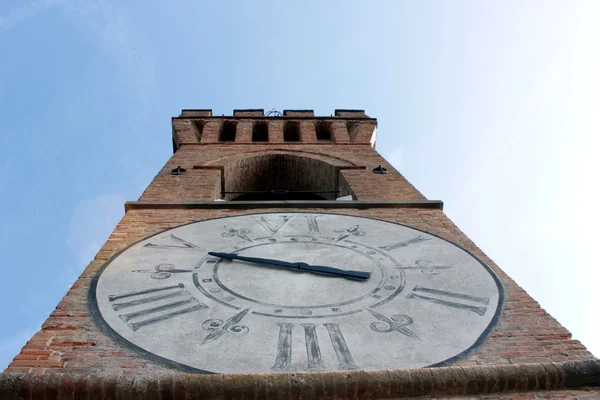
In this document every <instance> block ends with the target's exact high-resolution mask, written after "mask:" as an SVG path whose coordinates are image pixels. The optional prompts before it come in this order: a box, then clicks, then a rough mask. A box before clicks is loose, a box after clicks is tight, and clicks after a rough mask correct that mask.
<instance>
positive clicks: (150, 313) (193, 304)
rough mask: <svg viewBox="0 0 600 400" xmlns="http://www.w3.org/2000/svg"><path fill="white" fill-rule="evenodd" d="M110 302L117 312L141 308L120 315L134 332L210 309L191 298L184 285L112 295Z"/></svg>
mask: <svg viewBox="0 0 600 400" xmlns="http://www.w3.org/2000/svg"><path fill="white" fill-rule="evenodd" d="M176 297H178V298H179V299H177V301H173V302H165V301H163V300H169V299H174V298H176ZM120 300H124V301H120ZM108 301H110V302H111V303H112V308H113V310H115V311H120V310H123V309H127V308H131V307H137V306H141V308H139V309H138V310H136V311H132V312H129V313H124V314H119V318H120V319H121V320H122V321H123V322H125V323H126V324H127V326H128V327H129V328H131V329H132V330H134V331H137V330H138V329H140V328H142V327H144V326H147V325H152V324H155V323H157V322H160V321H165V320H167V319H171V318H174V317H177V316H179V315H183V314H187V313H190V312H193V311H197V310H202V309H206V308H208V306H207V305H206V304H203V303H200V302H199V301H198V300H197V299H196V298H195V297H193V296H190V293H189V292H188V291H187V290H185V288H184V285H183V283H180V284H178V285H173V286H164V287H161V288H155V289H146V290H139V291H136V292H129V293H124V294H120V295H111V296H108ZM181 307H184V308H181ZM171 310H173V311H171ZM165 311H168V312H165ZM132 320H137V321H132ZM130 321H132V322H130Z"/></svg>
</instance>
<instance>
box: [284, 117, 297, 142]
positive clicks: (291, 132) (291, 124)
mask: <svg viewBox="0 0 600 400" xmlns="http://www.w3.org/2000/svg"><path fill="white" fill-rule="evenodd" d="M283 140H284V141H285V142H299V141H300V124H299V123H298V121H287V122H286V123H285V126H284V127H283Z"/></svg>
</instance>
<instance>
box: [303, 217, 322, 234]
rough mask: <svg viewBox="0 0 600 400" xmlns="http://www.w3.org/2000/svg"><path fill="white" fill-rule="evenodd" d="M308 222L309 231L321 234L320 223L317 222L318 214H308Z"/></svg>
mask: <svg viewBox="0 0 600 400" xmlns="http://www.w3.org/2000/svg"><path fill="white" fill-rule="evenodd" d="M306 222H307V223H308V233H310V234H319V233H321V231H319V224H318V223H317V216H316V215H306Z"/></svg>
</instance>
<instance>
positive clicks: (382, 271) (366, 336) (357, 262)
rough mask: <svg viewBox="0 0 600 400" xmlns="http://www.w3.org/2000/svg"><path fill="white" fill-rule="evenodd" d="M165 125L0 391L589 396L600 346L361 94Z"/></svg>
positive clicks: (595, 393) (599, 370) (55, 394)
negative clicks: (144, 172) (319, 104)
mask: <svg viewBox="0 0 600 400" xmlns="http://www.w3.org/2000/svg"><path fill="white" fill-rule="evenodd" d="M172 126H173V130H172V134H173V156H172V157H171V159H170V160H169V161H168V162H167V163H166V165H165V166H164V167H163V168H162V169H161V170H160V171H159V173H158V175H157V176H156V177H155V178H154V180H153V181H152V183H151V184H150V185H149V186H148V188H147V189H146V190H145V191H144V193H143V194H142V196H141V197H140V198H139V200H137V201H130V202H127V203H126V204H125V216H124V217H123V219H122V220H121V221H120V222H119V224H118V225H117V227H116V228H115V230H114V232H113V233H112V235H111V236H110V237H109V239H108V240H107V242H106V243H105V245H104V246H103V247H102V248H101V250H100V251H99V252H98V254H97V255H96V257H95V258H94V260H93V261H92V262H91V263H90V265H89V266H88V267H87V268H86V270H85V271H84V273H83V274H82V275H81V277H80V278H79V279H78V280H77V282H75V284H74V285H73V287H72V288H71V290H70V291H69V292H68V293H67V295H66V296H65V297H64V298H63V300H62V301H61V302H60V303H59V305H58V306H57V308H56V310H55V311H54V312H53V313H52V314H51V315H50V317H49V318H48V319H47V321H46V322H45V323H44V324H43V326H42V328H41V330H40V331H39V332H38V333H36V334H35V335H34V336H33V338H32V339H31V340H30V341H29V342H28V343H27V344H26V345H25V347H24V348H23V349H22V351H21V353H20V354H18V355H17V356H16V357H15V359H14V361H13V362H12V363H11V364H10V365H9V367H8V368H7V369H6V371H5V372H4V373H3V374H2V377H1V378H0V397H2V398H44V396H46V397H45V398H74V397H77V398H78V397H81V396H90V397H92V398H105V397H106V398H115V397H127V398H186V397H189V398H212V397H215V398H225V397H227V398H282V399H283V398H296V399H308V398H315V399H317V398H414V397H419V396H422V397H429V398H433V397H436V398H440V397H442V398H457V399H458V398H462V397H466V396H468V398H482V399H483V398H492V397H493V398H507V399H510V398H514V399H517V398H519V399H533V398H548V399H549V398H554V397H561V398H567V399H574V398H598V397H600V389H599V388H598V386H600V363H599V362H598V360H596V359H595V358H594V357H593V356H592V354H590V353H589V352H588V351H587V350H586V349H585V347H584V346H583V345H582V344H581V343H579V342H578V341H576V340H573V339H572V338H571V334H570V333H569V332H568V331H567V330H566V329H565V328H564V327H562V326H561V325H560V324H559V323H558V322H557V321H556V320H554V319H553V318H552V317H551V316H550V315H549V314H547V313H546V312H545V311H544V310H543V309H541V308H540V306H539V305H538V303H537V302H535V300H533V299H532V298H531V297H530V296H529V295H528V294H527V293H526V292H525V291H524V290H523V289H521V288H520V287H519V286H518V285H517V284H516V283H515V282H514V281H513V280H512V279H511V278H510V277H508V276H507V275H506V274H505V273H504V272H503V271H502V270H501V269H500V268H499V267H498V266H497V265H495V264H494V262H493V261H492V260H490V259H489V258H488V257H487V256H486V255H485V254H484V253H483V252H482V251H481V250H480V249H479V248H477V246H476V245H475V244H474V243H473V242H471V241H470V240H469V238H467V237H466V236H465V235H464V234H463V233H462V232H461V231H460V230H459V229H458V228H457V227H456V226H455V225H454V224H453V223H452V221H450V220H449V219H448V217H447V216H446V215H445V214H444V212H443V210H442V205H443V204H442V202H441V201H437V200H428V199H426V198H425V197H424V196H423V195H422V194H421V193H420V192H419V191H418V190H417V189H416V188H415V187H414V186H412V185H411V184H410V183H409V182H408V181H407V180H406V179H405V178H404V177H403V176H402V175H401V174H400V173H399V172H398V171H396V170H395V169H394V168H393V166H391V165H390V164H389V163H388V162H387V161H386V160H385V159H384V158H383V157H381V155H379V153H377V151H376V150H375V144H376V138H377V129H376V128H377V121H376V120H375V119H374V118H371V117H369V116H368V115H366V114H365V112H364V111H363V110H335V113H334V115H332V116H329V117H318V116H315V115H314V113H313V111H312V110H285V111H284V112H283V113H278V112H276V111H271V112H269V113H267V114H266V115H265V113H264V112H263V110H257V109H252V110H234V112H233V115H232V116H213V115H212V111H211V110H183V111H182V113H181V115H180V116H178V117H175V118H173V119H172ZM585 396H589V397H585Z"/></svg>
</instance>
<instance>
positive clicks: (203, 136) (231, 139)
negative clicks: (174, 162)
mask: <svg viewBox="0 0 600 400" xmlns="http://www.w3.org/2000/svg"><path fill="white" fill-rule="evenodd" d="M172 124H173V151H177V149H179V147H180V146H182V145H190V144H192V145H198V144H200V145H204V144H227V143H230V144H231V143H234V144H289V145H293V144H303V145H304V144H320V145H322V144H326V143H336V144H366V145H370V146H371V147H375V139H376V133H377V120H376V119H375V118H371V117H369V116H368V115H367V114H366V113H365V111H364V110H354V109H336V110H335V112H334V114H331V115H329V116H315V112H314V110H283V112H279V111H276V110H271V111H268V112H267V113H265V111H264V109H236V110H233V115H229V116H225V115H221V116H215V115H213V111H212V110H208V109H198V110H182V111H181V114H180V115H179V116H178V117H174V118H173V119H172Z"/></svg>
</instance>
